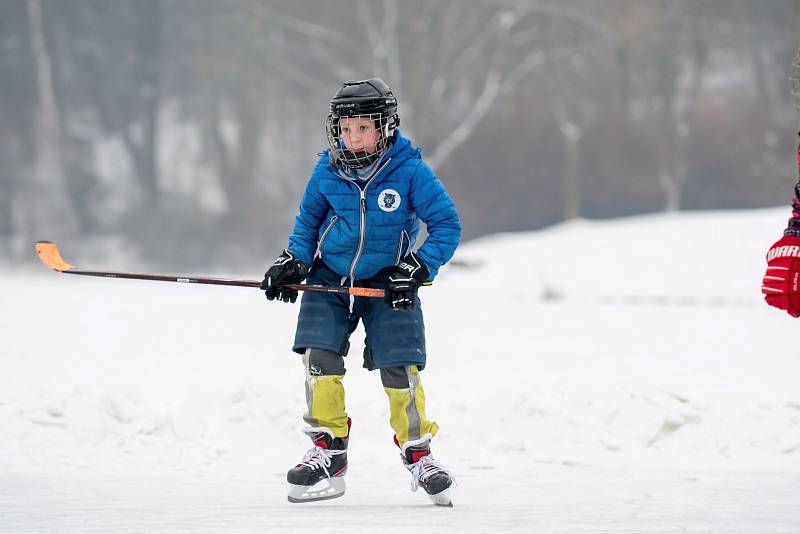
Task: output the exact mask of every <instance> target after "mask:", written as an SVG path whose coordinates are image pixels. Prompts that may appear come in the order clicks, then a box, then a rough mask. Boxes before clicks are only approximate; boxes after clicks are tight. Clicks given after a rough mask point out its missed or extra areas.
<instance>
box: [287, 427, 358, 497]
mask: <svg viewBox="0 0 800 534" xmlns="http://www.w3.org/2000/svg"><path fill="white" fill-rule="evenodd" d="M349 423H350V421H349V420H348V427H349V426H350V425H349ZM303 432H305V433H306V434H307V435H308V437H310V438H311V441H313V442H314V446H313V447H312V448H310V449H309V450H308V452H307V453H306V454H305V456H304V457H303V461H302V462H300V463H299V464H297V465H296V466H294V467H293V468H291V469H289V472H288V473H287V474H286V480H287V481H288V482H289V502H293V503H301V502H312V501H322V500H325V499H335V498H336V497H341V496H342V495H344V490H345V485H344V474H345V473H346V472H347V441H348V439H349V438H334V437H333V435H332V434H330V432H329V431H328V430H327V429H321V428H310V429H307V430H304V431H303Z"/></svg>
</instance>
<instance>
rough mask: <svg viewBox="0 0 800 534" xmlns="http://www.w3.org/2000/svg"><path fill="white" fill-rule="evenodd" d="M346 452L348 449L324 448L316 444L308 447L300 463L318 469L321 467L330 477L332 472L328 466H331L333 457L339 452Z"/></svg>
mask: <svg viewBox="0 0 800 534" xmlns="http://www.w3.org/2000/svg"><path fill="white" fill-rule="evenodd" d="M345 452H347V451H344V450H341V451H337V450H331V449H323V448H322V447H316V446H315V447H312V448H310V449H308V452H307V453H306V455H305V456H303V461H302V462H300V465H305V466H308V467H310V468H311V469H317V468H318V467H321V468H322V470H323V471H325V476H328V477H330V476H331V474H330V473H329V472H328V468H329V467H330V466H331V458H333V457H334V456H337V455H339V454H344V453H345Z"/></svg>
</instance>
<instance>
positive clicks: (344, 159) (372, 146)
mask: <svg viewBox="0 0 800 534" xmlns="http://www.w3.org/2000/svg"><path fill="white" fill-rule="evenodd" d="M396 119H397V115H392V116H387V115H386V114H385V113H365V114H359V115H340V116H337V115H336V114H334V113H331V114H330V115H328V118H327V119H326V120H325V131H326V133H327V136H328V144H329V145H330V148H331V156H332V158H333V160H334V161H335V162H336V163H338V164H339V165H341V166H342V167H344V168H346V169H363V168H365V167H369V166H370V165H372V164H373V163H375V162H376V161H378V160H379V159H380V158H382V157H383V155H384V154H386V151H387V150H388V149H389V142H390V140H391V138H392V135H393V134H394V130H395V128H396V127H397V122H398V121H397V120H396Z"/></svg>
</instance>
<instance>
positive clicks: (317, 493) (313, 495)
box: [288, 477, 345, 503]
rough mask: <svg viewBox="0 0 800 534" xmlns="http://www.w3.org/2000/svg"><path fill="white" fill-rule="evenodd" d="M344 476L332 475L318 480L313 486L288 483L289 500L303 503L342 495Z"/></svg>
mask: <svg viewBox="0 0 800 534" xmlns="http://www.w3.org/2000/svg"><path fill="white" fill-rule="evenodd" d="M344 490H345V485H344V477H332V478H326V479H323V480H320V481H319V482H317V483H316V484H314V485H313V486H295V485H294V484H289V496H288V498H289V502H292V503H303V502H315V501H325V500H328V499H335V498H337V497H341V496H342V495H344Z"/></svg>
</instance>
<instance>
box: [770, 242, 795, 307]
mask: <svg viewBox="0 0 800 534" xmlns="http://www.w3.org/2000/svg"><path fill="white" fill-rule="evenodd" d="M761 292H762V293H763V294H764V300H766V301H767V304H769V305H770V306H774V307H776V308H780V309H781V310H786V312H787V313H788V314H789V315H791V316H792V317H800V237H795V236H786V237H783V238H782V239H780V240H779V241H777V242H776V243H775V244H774V245H772V247H770V249H769V252H767V272H766V274H765V275H764V281H763V285H762V286H761Z"/></svg>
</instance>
